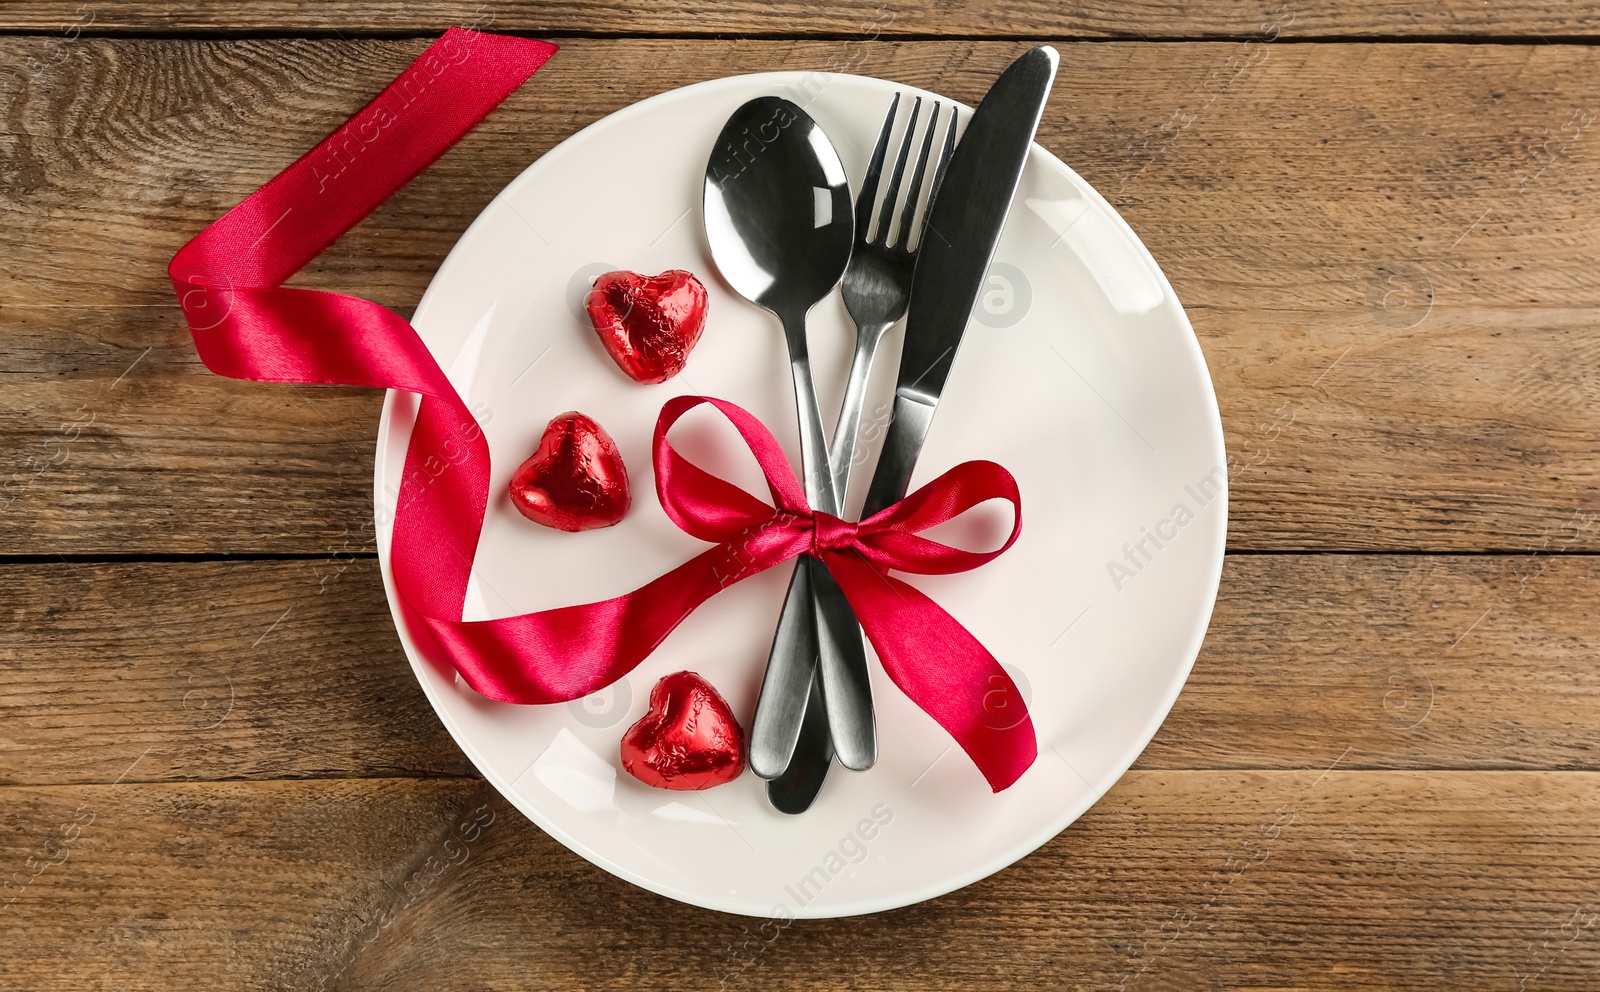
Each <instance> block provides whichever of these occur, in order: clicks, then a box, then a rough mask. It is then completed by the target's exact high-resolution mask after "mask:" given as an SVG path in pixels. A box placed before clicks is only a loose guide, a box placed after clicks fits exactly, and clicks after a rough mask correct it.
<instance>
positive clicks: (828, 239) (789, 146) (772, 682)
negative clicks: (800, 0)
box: [705, 97, 877, 779]
mask: <svg viewBox="0 0 1600 992" xmlns="http://www.w3.org/2000/svg"><path fill="white" fill-rule="evenodd" d="M705 228H706V239H707V241H708V242H709V244H710V247H711V255H712V258H713V259H714V260H715V261H716V264H717V268H718V270H719V271H720V272H721V273H722V276H723V278H724V279H726V280H727V282H728V284H729V285H730V286H732V287H733V289H734V291H735V292H737V293H739V295H741V296H743V297H745V298H746V299H748V300H750V301H751V302H752V303H755V304H756V305H757V306H760V307H762V308H764V309H766V310H769V311H771V312H772V313H773V314H775V315H776V316H777V317H778V319H779V320H780V321H781V322H782V324H783V332H784V337H785V338H786V339H787V341H788V345H789V367H790V371H791V372H792V373H793V375H794V394H795V404H796V406H797V408H798V410H799V415H800V460H801V463H802V466H801V467H802V469H803V475H804V478H805V489H806V499H807V500H808V501H809V502H810V503H811V506H812V509H815V510H819V511H821V512H823V513H829V514H833V515H834V516H838V514H839V500H838V496H837V494H836V493H835V491H834V482H833V474H832V472H831V471H830V470H829V465H828V447H827V442H826V440H825V438H824V435H823V432H822V416H821V413H820V411H819V410H818V408H817V395H816V390H815V389H814V388H813V387H812V383H811V361H810V358H809V355H808V353H807V348H806V314H807V313H808V312H809V311H810V310H811V308H812V307H813V306H815V305H816V303H817V302H818V301H819V300H821V299H822V298H823V297H825V296H827V295H828V294H829V293H830V292H832V291H833V288H834V286H836V285H838V282H839V279H840V277H841V276H843V275H844V270H845V266H846V265H847V264H849V261H850V251H851V246H852V244H853V242H854V240H855V217H854V213H853V205H852V203H851V198H850V187H849V183H848V182H847V181H846V179H845V172H844V165H843V163H841V162H840V161H839V155H838V152H836V151H835V150H834V147H833V144H832V143H831V142H829V141H828V138H827V136H826V135H825V134H823V132H822V129H821V128H820V127H818V126H817V122H816V121H814V120H812V119H811V117H810V115H808V114H807V113H806V112H805V111H804V110H801V109H800V108H799V107H798V106H796V105H795V104H793V103H791V102H789V101H788V100H783V99H780V98H778V97H760V98H757V99H755V100H751V101H750V102H749V103H746V104H745V105H744V106H742V107H740V108H739V109H738V110H736V111H734V113H733V116H732V117H730V118H729V119H728V123H727V124H726V125H725V126H724V127H723V129H722V133H721V134H720V135H719V136H718V138H717V142H716V144H715V146H714V147H713V148H712V152H711V159H710V161H709V162H708V163H707V164H706V185H705ZM802 567H803V568H806V569H807V571H808V577H809V579H810V586H811V593H812V597H813V602H814V604H815V609H814V618H815V619H814V626H813V625H809V624H806V623H804V622H795V623H789V624H781V625H780V626H779V628H778V632H777V635H776V637H775V638H774V642H773V650H772V654H771V656H770V657H769V659H768V662H767V672H766V676H765V678H764V679H763V681H762V684H761V698H760V701H759V702H758V703H757V705H756V715H755V720H754V722H753V723H752V726H751V730H750V767H751V768H752V769H753V770H754V771H755V772H756V774H757V775H760V776H761V777H762V778H769V779H770V778H775V777H776V776H778V775H780V774H782V772H783V770H784V769H785V768H786V767H788V764H789V759H790V757H791V756H792V755H793V754H794V749H795V741H796V740H797V738H798V737H799V735H800V725H801V721H802V718H803V717H804V715H805V707H806V700H807V697H808V695H809V694H810V684H809V683H810V675H811V666H810V664H809V661H810V659H812V658H817V667H818V670H819V671H820V672H821V673H822V690H823V696H824V697H825V699H826V706H827V710H828V725H829V728H830V730H831V732H832V736H833V741H834V749H835V751H837V752H838V754H839V758H840V761H841V762H843V763H845V765H846V766H847V767H852V768H867V767H870V766H871V765H872V763H873V761H874V760H876V758H877V735H876V731H875V729H874V726H873V718H872V695H871V688H870V685H869V683H868V679H867V664H866V650H865V648H864V646H863V645H862V641H861V633H860V630H859V628H858V627H857V624H856V619H855V616H854V614H853V613H852V612H851V611H850V606H849V604H848V603H846V602H845V600H844V596H843V594H842V593H840V592H839V587H838V586H837V585H836V584H835V583H834V581H833V578H832V576H830V575H829V574H828V571H827V569H826V568H824V567H823V566H822V564H821V563H820V562H818V561H816V560H815V559H813V558H811V557H810V556H802V558H801V559H800V563H799V564H797V565H796V568H802ZM808 627H811V628H812V629H809V630H808V629H807V628H808ZM807 638H815V642H816V644H815V648H812V646H811V644H810V642H808V640H807Z"/></svg>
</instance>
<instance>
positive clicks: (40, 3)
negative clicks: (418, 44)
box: [0, 0, 1597, 40]
mask: <svg viewBox="0 0 1600 992" xmlns="http://www.w3.org/2000/svg"><path fill="white" fill-rule="evenodd" d="M91 13H92V15H93V16H92V19H91V18H90V14H91ZM1596 13H1597V12H1596V9H1595V6H1594V4H1593V3H1591V2H1588V0H1581V2H1580V0H1574V2H1572V3H1561V2H1558V0H1516V2H1514V3H1497V4H1493V5H1488V4H1483V3H1480V2H1474V0H1440V2H1437V3H1431V4H1422V5H1419V4H1411V3H1403V2H1399V0H1342V2H1334V0H1319V2H1305V0H1297V2H1288V3H1285V2H1281V0H1244V2H1234V3H1228V4H1194V3H1177V2H1173V0H1134V2H1129V3H1116V2H1112V0H1093V2H1074V3H1051V2H1048V0H1005V2H1000V3H984V2H981V0H951V2H943V3H904V2H886V0H846V2H842V3H829V4H807V3H799V2H795V0H779V2H775V3H759V2H754V0H736V2H732V3H719V2H712V0H680V2H677V3H640V2H616V0H604V2H599V3H577V2H572V0H563V2H550V0H509V2H508V0H494V2H484V3H479V2H476V0H472V2H468V0H420V2H415V0H406V2H396V0H387V2H371V0H363V2H354V0H337V2H317V0H264V2H257V3H252V4H248V5H239V4H230V3H224V2H222V0H182V2H178V3H157V2H151V0H119V2H117V3H115V4H109V5H106V4H88V5H86V4H80V3H77V2H75V0H12V2H10V3H8V4H6V5H5V7H4V8H0V30H21V31H38V32H55V33H63V34H64V33H66V32H69V31H70V26H71V25H73V24H82V25H84V29H85V30H91V31H99V32H121V31H154V32H163V33H166V32H171V33H179V32H182V33H228V32H244V31H275V32H294V33H313V34H334V33H336V32H337V33H342V34H348V35H362V34H396V33H402V32H436V31H442V30H444V29H445V28H447V27H449V26H451V25H461V26H467V27H471V26H476V27H478V28H479V29H480V30H493V31H515V32H524V33H533V34H540V33H563V34H564V33H576V34H608V35H610V34H614V35H633V34H672V35H706V34H724V35H728V34H732V35H766V36H772V35H781V36H786V37H793V36H805V35H812V34H824V35H842V36H846V37H862V38H871V37H873V36H874V35H882V36H889V37H894V36H897V35H918V36H958V37H978V38H983V37H994V36H1004V37H1016V36H1025V37H1040V38H1124V39H1129V40H1133V39H1139V40H1153V39H1162V38H1249V37H1259V36H1263V35H1266V36H1270V35H1271V34H1272V33H1273V32H1272V30H1271V25H1273V24H1278V25H1279V31H1280V32H1281V33H1282V34H1283V35H1284V36H1287V37H1298V38H1318V37H1321V38H1326V37H1363V36H1372V37H1401V38H1418V37H1423V38H1426V37H1448V36H1469V37H1472V36H1493V37H1505V38H1527V39H1530V40H1538V39H1539V38H1540V36H1541V35H1542V36H1543V37H1545V38H1550V39H1557V38H1561V37H1564V36H1578V37H1590V36H1593V35H1594V34H1595V15H1596Z"/></svg>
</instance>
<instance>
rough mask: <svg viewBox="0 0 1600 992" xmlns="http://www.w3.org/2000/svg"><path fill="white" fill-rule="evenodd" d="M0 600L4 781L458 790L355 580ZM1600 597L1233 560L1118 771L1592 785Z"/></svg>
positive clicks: (134, 581) (1595, 576)
mask: <svg viewBox="0 0 1600 992" xmlns="http://www.w3.org/2000/svg"><path fill="white" fill-rule="evenodd" d="M0 582H3V583H4V585H5V588H7V589H9V590H12V593H11V598H10V602H9V605H10V609H9V612H8V613H7V614H6V615H5V617H4V619H3V620H0V661H3V664H0V728H3V730H0V740H3V745H4V746H3V747H0V784H28V785H62V784H86V783H95V782H100V783H105V782H110V781H112V780H113V779H115V778H116V777H117V775H118V774H119V773H121V772H122V771H123V769H124V768H125V767H126V766H127V764H128V762H129V761H130V760H132V757H133V755H136V754H139V753H140V752H145V753H144V757H143V758H142V759H141V760H140V762H139V764H138V766H137V767H136V768H135V769H134V770H133V771H131V772H129V773H128V774H127V779H126V780H127V781H129V782H138V781H172V780H191V779H207V780H214V779H236V778H248V779H255V778H300V777H322V776H335V777H341V776H368V777H376V776H386V775H467V774H472V768H471V766H470V764H469V763H468V762H467V760H466V759H465V758H464V757H463V756H462V755H461V753H460V752H459V751H458V750H457V749H456V747H455V745H454V743H452V742H451V740H450V738H449V737H448V735H447V734H446V733H445V731H444V730H443V728H442V727H441V726H440V725H439V722H438V719H437V717H435V716H434V714H433V712H432V710H431V709H430V708H429V706H428V703H427V702H426V700H425V699H424V698H423V696H422V693H421V690H420V689H419V688H418V687H417V685H416V683H415V680H414V679H413V677H412V675H411V670H410V667H409V666H408V665H407V664H406V662H405V659H404V657H403V655H402V654H401V652H400V649H399V644H398V642H397V640H396V638H395V634H394V632H393V625H392V623H391V621H390V619H389V613H388V609H387V607H386V606H385V604H384V600H383V592H382V588H381V586H380V584H379V582H378V576H377V572H376V568H375V565H374V563H373V562H372V561H371V560H370V559H363V560H359V561H355V562H351V561H349V560H347V559H336V560H331V561H326V560H322V561H291V562H197V563H149V564H101V565H88V564H72V565H69V564H66V563H62V562H57V563H55V564H40V565H6V566H0ZM1108 594H1109V593H1108ZM1597 596H1600V560H1597V559H1595V558H1591V557H1586V556H1585V557H1578V556H1566V557H1544V556H1529V557H1520V558H1492V557H1483V556H1470V557H1447V558H1434V557H1421V556H1399V555H1397V556H1357V555H1349V556H1347V555H1336V556H1328V555H1312V556H1304V555H1298V556H1281V557H1280V556H1269V555H1247V556H1233V557H1230V558H1229V559H1228V561H1227V565H1226V567H1225V569H1224V571H1223V583H1222V589H1221V592H1220V595H1219V597H1218V601H1217V607H1216V612H1215V615H1214V617H1213V619H1212V622H1211V628H1210V631H1209V633H1208V634H1207V637H1206V642H1205V647H1204V649H1203V650H1202V651H1201V654H1200V658H1199V660H1198V661H1197V662H1196V663H1195V667H1194V671H1193V673H1192V674H1191V675H1190V678H1189V682H1188V685H1187V686H1186V687H1185V688H1184V691H1183V694H1182V695H1181V696H1179V697H1178V702H1177V705H1176V706H1175V707H1174V709H1173V711H1172V713H1171V715H1170V716H1169V717H1168V718H1167V721H1166V723H1165V724H1164V725H1163V726H1162V728H1161V730H1160V732H1159V733H1158V734H1157V735H1156V737H1155V740H1154V741H1152V742H1151V744H1150V746H1149V748H1148V749H1147V750H1146V751H1145V753H1144V755H1143V756H1142V757H1141V758H1140V759H1139V762H1138V764H1137V766H1136V767H1139V768H1143V769H1186V768H1234V769H1247V768H1267V769H1305V768H1320V767H1325V766H1326V765H1327V764H1328V762H1329V761H1331V760H1332V759H1333V758H1334V757H1339V756H1340V755H1341V754H1342V755H1343V758H1342V760H1341V762H1340V767H1353V768H1405V769H1426V768H1443V769H1481V768H1562V769H1600V750H1597V746H1600V740H1597V738H1596V734H1595V731H1594V728H1595V727H1596V726H1600V687H1597V686H1596V685H1595V683H1594V680H1593V679H1592V678H1589V677H1588V676H1589V672H1590V670H1591V668H1592V661H1593V658H1594V656H1595V654H1596V651H1597V650H1600V617H1596V615H1595V611H1594V610H1593V609H1591V606H1592V604H1593V603H1594V602H1595V601H1596V598H1597ZM152 631H154V632H157V633H155V634H152ZM635 696H636V698H637V699H639V700H640V701H641V702H640V703H639V705H641V706H642V705H643V703H642V700H643V699H644V695H643V694H642V693H640V692H636V693H635ZM619 733H620V729H619Z"/></svg>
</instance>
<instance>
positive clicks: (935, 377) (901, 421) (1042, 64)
mask: <svg viewBox="0 0 1600 992" xmlns="http://www.w3.org/2000/svg"><path fill="white" fill-rule="evenodd" d="M1059 60H1060V56H1059V55H1058V54H1057V53H1056V50H1055V49H1054V48H1051V47H1050V46H1048V45H1041V46H1039V47H1038V48H1034V49H1030V50H1029V51H1028V52H1026V53H1025V54H1023V56H1022V57H1021V58H1019V59H1017V60H1016V61H1015V62H1013V63H1011V65H1010V66H1008V67H1007V68H1006V71H1005V72H1003V73H1001V75H1000V78H999V79H998V80H996V81H995V84H994V86H993V87H991V88H990V90H989V92H988V94H986V95H985V96H984V98H983V101H982V102H981V103H979V104H978V109H977V110H975V111H973V114H972V119H971V120H970V121H969V122H968V124H967V127H966V130H965V131H963V132H962V134H961V141H960V143H959V144H958V145H956V151H955V155H954V156H953V157H952V158H951V159H950V166H949V168H948V169H947V170H946V172H945V176H944V180H943V182H941V183H940V185H939V188H938V189H937V190H935V191H934V192H935V195H934V198H933V200H932V202H931V205H930V206H929V208H928V210H929V212H928V222H927V226H926V227H925V228H924V230H923V232H922V242H921V244H920V245H919V246H918V249H917V252H918V254H917V267H916V272H915V274H914V275H913V276H912V278H911V305H910V308H909V311H908V313H907V315H906V332H905V344H904V346H903V347H902V349H901V352H900V375H899V378H898V380H897V381H896V384H895V391H894V406H893V413H892V419H891V420H890V421H889V429H888V432H887V433H886V435H885V437H884V441H883V451H882V453H881V454H880V455H879V456H878V465H877V468H876V469H875V470H874V471H873V474H872V485H871V486H870V487H869V488H868V490H867V500H866V505H865V506H864V507H863V508H862V511H861V516H862V518H863V519H865V518H866V517H870V516H871V515H872V514H874V513H877V512H878V511H880V510H883V509H885V508H886V507H888V506H890V505H891V504H893V503H895V502H896V501H898V500H899V499H900V498H901V497H902V496H904V495H905V494H906V487H907V486H908V485H909V484H910V482H911V472H912V469H913V468H915V466H916V462H917V455H918V454H919V453H920V452H921V451H922V443H923V441H924V440H926V439H927V436H928V428H929V427H930V426H931V425H932V423H933V414H934V410H935V408H936V407H937V406H938V405H939V396H940V394H942V393H943V392H944V385H945V381H946V380H947V379H948V378H949V376H950V368H951V366H952V365H953V364H954V362H955V357H956V351H957V349H959V348H960V346H961V337H962V335H963V334H964V333H965V332H966V329H967V321H968V319H969V318H970V317H971V315H972V307H973V304H974V303H976V302H977V299H978V293H979V292H980V291H981V290H982V289H983V284H984V280H985V278H986V277H987V275H988V272H989V262H990V261H991V260H992V259H993V258H994V250H995V247H996V246H997V245H998V244H999V243H1000V234H1001V232H1002V231H1003V230H1004V229H1005V223H1006V215H1007V214H1009V213H1010V212H1011V198H1012V197H1013V196H1014V195H1015V194H1016V191H1017V182H1018V180H1019V179H1020V178H1021V177H1022V166H1023V163H1024V162H1026V161H1027V158H1028V149H1030V148H1032V147H1033V136H1034V134H1035V132H1037V130H1038V128H1039V118H1040V116H1041V115H1042V114H1043V113H1044V105H1045V101H1046V100H1047V99H1049V96H1050V86H1051V84H1052V83H1054V82H1055V77H1056V65H1057V64H1058V62H1059Z"/></svg>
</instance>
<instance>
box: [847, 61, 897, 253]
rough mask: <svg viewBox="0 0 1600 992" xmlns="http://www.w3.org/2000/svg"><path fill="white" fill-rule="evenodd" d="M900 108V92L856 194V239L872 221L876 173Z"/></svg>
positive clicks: (865, 231) (858, 238)
mask: <svg viewBox="0 0 1600 992" xmlns="http://www.w3.org/2000/svg"><path fill="white" fill-rule="evenodd" d="M899 109H900V94H898V93H896V94H895V95H894V102H893V103H890V104H889V114H888V116H887V117H885V118H884V119H883V130H881V131H879V132H878V146H877V147H876V148H874V149H873V150H872V161H870V162H868V163H867V175H866V178H865V179H863V180H861V192H860V193H858V194H857V195H856V240H857V241H861V242H865V241H866V240H867V228H868V226H869V225H870V224H871V223H872V204H873V203H874V202H875V201H876V200H877V199H878V174H879V173H881V172H882V171H883V156H884V154H885V153H886V152H887V151H888V150H889V135H890V133H891V132H893V131H894V115H895V111H897V110H899Z"/></svg>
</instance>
